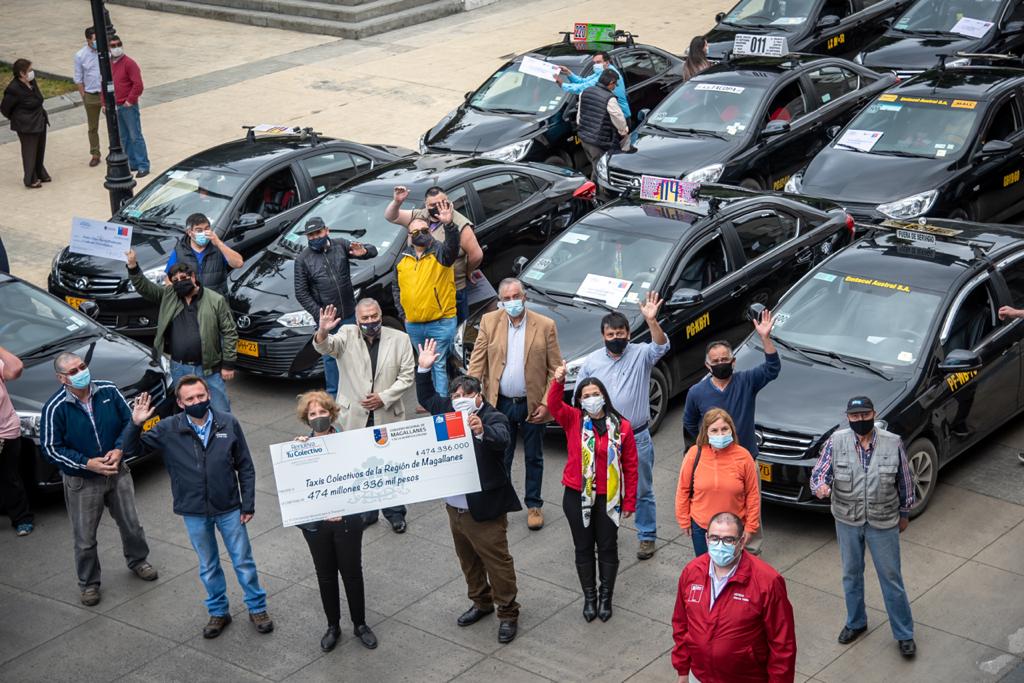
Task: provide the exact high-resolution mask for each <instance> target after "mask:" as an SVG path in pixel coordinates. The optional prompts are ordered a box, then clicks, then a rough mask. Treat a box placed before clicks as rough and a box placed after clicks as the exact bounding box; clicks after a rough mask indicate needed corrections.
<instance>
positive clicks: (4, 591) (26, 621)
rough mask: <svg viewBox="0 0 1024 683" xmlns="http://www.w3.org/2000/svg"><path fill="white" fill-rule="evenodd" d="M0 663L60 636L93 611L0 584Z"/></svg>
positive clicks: (85, 618)
mask: <svg viewBox="0 0 1024 683" xmlns="http://www.w3.org/2000/svg"><path fill="white" fill-rule="evenodd" d="M0 614H2V615H3V620H2V621H0V664H2V663H4V662H7V661H10V660H12V659H14V658H15V657H17V656H19V655H21V654H23V653H25V652H28V651H29V650H31V649H32V648H34V647H37V646H39V645H42V644H43V643H45V642H46V641H48V640H50V639H52V638H57V639H60V638H62V637H63V634H64V633H65V632H66V631H70V630H71V629H73V628H75V627H76V626H78V625H79V624H82V623H85V622H87V621H89V620H90V619H93V618H94V617H95V616H96V615H95V613H93V612H89V611H87V610H86V609H85V608H76V607H71V606H70V605H65V604H62V603H60V602H57V601H56V600H51V599H49V598H44V597H42V596H39V595H35V594H33V593H29V592H27V591H23V590H16V589H14V588H8V587H7V586H2V585H0Z"/></svg>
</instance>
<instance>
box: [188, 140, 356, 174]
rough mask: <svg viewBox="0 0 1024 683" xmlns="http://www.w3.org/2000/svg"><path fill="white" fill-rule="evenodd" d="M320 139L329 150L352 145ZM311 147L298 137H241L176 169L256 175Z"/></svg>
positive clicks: (319, 143) (195, 155) (321, 143)
mask: <svg viewBox="0 0 1024 683" xmlns="http://www.w3.org/2000/svg"><path fill="white" fill-rule="evenodd" d="M319 140H320V141H319V142H318V143H317V144H318V145H324V146H325V147H328V148H329V147H331V146H335V144H338V143H342V144H346V145H350V144H351V143H347V142H345V141H344V140H335V139H334V138H326V137H320V139H319ZM332 143H335V144H332ZM312 146H313V143H312V141H311V139H310V138H309V137H306V136H301V135H268V136H257V137H256V139H255V140H253V141H251V142H250V141H248V140H246V139H244V138H243V139H241V140H233V141H231V142H225V143H223V144H220V145H217V146H215V147H210V148H209V149H204V150H203V151H202V152H198V153H197V154H193V155H192V156H190V157H189V158H187V159H185V160H184V161H182V162H181V163H179V164H176V165H175V167H177V168H215V169H218V170H225V171H234V172H236V173H246V174H249V173H255V172H256V171H258V170H259V169H261V168H263V166H265V165H266V164H267V163H268V162H270V161H272V160H274V159H276V158H280V157H282V156H287V155H289V154H292V153H296V152H300V151H305V150H308V149H309V148H310V147H312Z"/></svg>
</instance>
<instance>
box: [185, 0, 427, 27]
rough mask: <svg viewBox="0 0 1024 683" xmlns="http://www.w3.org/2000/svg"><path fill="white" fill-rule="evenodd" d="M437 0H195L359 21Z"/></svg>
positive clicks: (258, 10) (206, 3) (284, 13)
mask: <svg viewBox="0 0 1024 683" xmlns="http://www.w3.org/2000/svg"><path fill="white" fill-rule="evenodd" d="M433 1H434V0H369V1H368V2H362V3H359V4H352V5H350V4H339V3H333V2H323V0H193V2H199V3H200V4H203V5H216V6H218V7H226V8H229V9H236V10H241V11H245V12H268V13H270V14H279V15H282V16H293V17H309V18H310V19H326V20H328V21H340V22H342V23H359V22H362V21H367V20H369V19H376V18H377V17H383V16H385V15H388V14H395V13H398V12H401V11H403V10H407V9H413V8H415V7H420V6H422V5H426V4H428V3H430V2H433Z"/></svg>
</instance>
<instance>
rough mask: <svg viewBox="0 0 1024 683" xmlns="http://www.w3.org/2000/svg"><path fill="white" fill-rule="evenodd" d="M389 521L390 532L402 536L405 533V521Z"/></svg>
mask: <svg viewBox="0 0 1024 683" xmlns="http://www.w3.org/2000/svg"><path fill="white" fill-rule="evenodd" d="M390 521H391V530H392V531H394V532H395V533H396V534H404V533H405V520H404V519H395V520H390Z"/></svg>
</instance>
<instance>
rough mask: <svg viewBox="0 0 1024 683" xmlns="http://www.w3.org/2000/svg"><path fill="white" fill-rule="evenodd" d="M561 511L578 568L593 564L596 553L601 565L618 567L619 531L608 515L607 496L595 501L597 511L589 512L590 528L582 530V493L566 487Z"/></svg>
mask: <svg viewBox="0 0 1024 683" xmlns="http://www.w3.org/2000/svg"><path fill="white" fill-rule="evenodd" d="M562 510H564V511H565V518H566V520H567V521H568V522H569V530H570V531H572V543H573V545H574V546H576V564H586V563H589V562H593V561H594V549H595V548H596V549H597V559H598V560H599V561H600V562H609V563H617V562H618V561H619V527H617V526H615V522H613V521H612V520H611V518H610V517H609V516H608V513H607V512H606V511H605V496H604V495H603V494H602V495H599V496H595V497H594V507H593V508H591V510H590V526H587V527H585V526H583V505H582V502H581V500H580V492H579V491H576V490H573V489H571V488H569V487H568V486H566V487H565V494H564V495H563V496H562Z"/></svg>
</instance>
